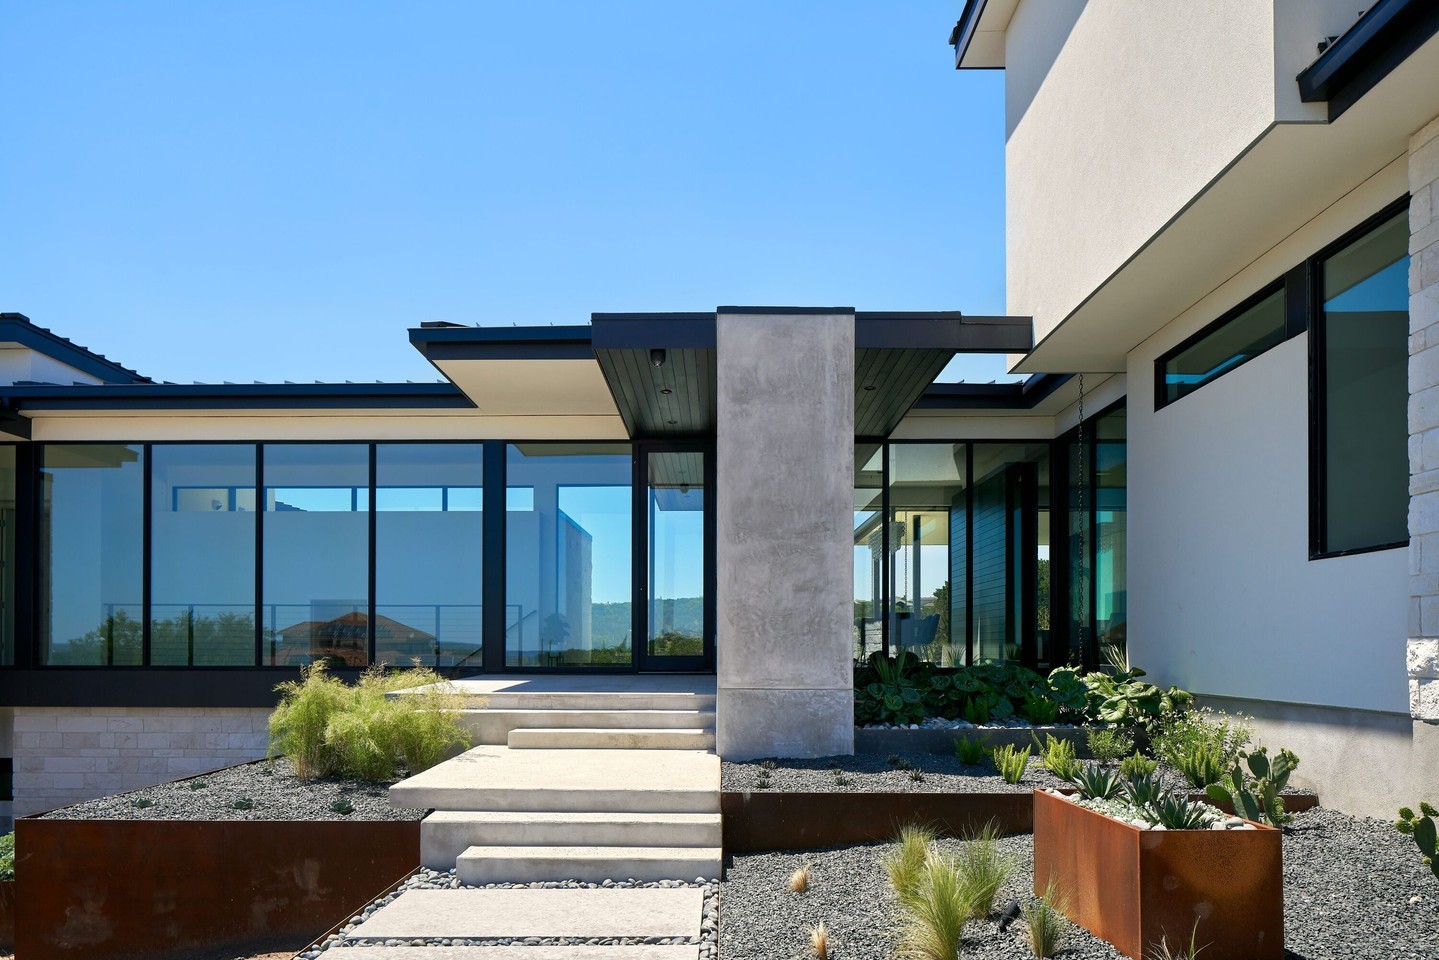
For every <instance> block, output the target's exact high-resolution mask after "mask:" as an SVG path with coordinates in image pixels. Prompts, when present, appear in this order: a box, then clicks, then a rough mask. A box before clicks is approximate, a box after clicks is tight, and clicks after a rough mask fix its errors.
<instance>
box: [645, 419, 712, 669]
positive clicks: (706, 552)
mask: <svg viewBox="0 0 1439 960" xmlns="http://www.w3.org/2000/svg"><path fill="white" fill-rule="evenodd" d="M710 466H711V457H710V455H709V453H708V452H707V451H706V450H705V449H704V448H703V447H701V446H681V445H677V444H675V445H665V446H663V447H661V446H653V447H642V448H641V450H640V456H639V469H640V476H641V477H642V478H643V479H644V483H643V484H640V485H637V486H639V487H640V488H641V490H642V494H641V495H642V497H643V500H644V503H643V513H642V514H641V515H642V516H643V518H644V521H643V523H642V524H641V525H639V526H640V529H639V530H638V531H637V532H638V533H639V536H640V538H642V540H643V552H642V554H641V556H643V557H644V561H643V566H644V569H643V571H637V573H642V575H641V576H637V577H636V584H635V587H636V593H637V594H639V596H637V597H636V602H635V609H636V612H637V617H636V624H635V630H636V635H637V636H639V637H640V638H641V639H642V642H641V643H640V644H639V645H638V646H639V654H640V657H639V667H640V669H641V670H646V671H700V670H709V669H713V666H714V607H713V595H714V591H713V589H712V581H713V577H712V572H711V571H712V567H713V564H712V544H713V539H714V538H713V536H712V523H713V514H714V510H713V496H712V491H713V483H712V479H711V472H710Z"/></svg>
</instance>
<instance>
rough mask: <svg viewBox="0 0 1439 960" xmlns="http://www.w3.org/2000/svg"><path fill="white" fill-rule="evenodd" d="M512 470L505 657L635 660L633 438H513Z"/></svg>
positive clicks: (521, 663) (607, 662) (580, 662)
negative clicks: (592, 441) (519, 492)
mask: <svg viewBox="0 0 1439 960" xmlns="http://www.w3.org/2000/svg"><path fill="white" fill-rule="evenodd" d="M506 471H507V473H506V478H507V485H508V486H509V487H510V490H514V489H515V488H521V489H523V490H524V491H526V492H525V493H524V494H522V495H521V497H520V498H518V500H519V502H520V503H525V502H527V503H528V504H529V509H516V499H517V498H511V497H510V496H509V491H507V500H509V501H510V507H509V509H508V511H507V512H506V524H505V561H506V567H507V569H506V575H505V581H506V583H505V595H506V606H507V610H506V631H505V664H506V665H507V666H511V667H540V668H546V667H550V668H563V667H570V668H573V667H587V666H598V667H603V666H614V667H629V666H631V665H632V664H633V663H634V643H633V637H632V636H631V629H632V626H631V625H632V618H631V604H632V603H633V579H632V568H631V558H632V554H633V544H634V527H633V484H634V479H633V475H634V455H633V452H632V450H631V447H630V446H629V444H563V443H550V444H546V443H534V444H523V445H519V444H511V445H509V446H508V447H507V448H506Z"/></svg>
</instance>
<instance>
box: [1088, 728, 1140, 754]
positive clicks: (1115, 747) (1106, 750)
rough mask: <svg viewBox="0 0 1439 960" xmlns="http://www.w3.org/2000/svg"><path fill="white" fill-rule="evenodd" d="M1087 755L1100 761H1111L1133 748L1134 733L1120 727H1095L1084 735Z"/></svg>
mask: <svg viewBox="0 0 1439 960" xmlns="http://www.w3.org/2000/svg"><path fill="white" fill-rule="evenodd" d="M1085 737H1086V739H1087V741H1088V744H1089V755H1090V756H1091V757H1093V758H1094V759H1095V760H1098V761H1099V762H1100V763H1113V762H1114V761H1116V760H1118V759H1119V758H1120V757H1122V756H1124V755H1125V754H1127V753H1129V751H1131V750H1133V749H1134V733H1133V731H1130V730H1125V729H1123V728H1121V727H1095V728H1093V729H1091V730H1090V731H1089V732H1088V733H1087V734H1086V735H1085Z"/></svg>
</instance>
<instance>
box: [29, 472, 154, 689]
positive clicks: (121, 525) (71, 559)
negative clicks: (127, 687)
mask: <svg viewBox="0 0 1439 960" xmlns="http://www.w3.org/2000/svg"><path fill="white" fill-rule="evenodd" d="M39 482H40V491H39V493H40V521H39V531H38V535H39V543H38V544H37V548H38V549H37V554H38V570H37V573H38V575H39V597H40V605H39V611H38V612H39V631H38V633H39V637H38V640H39V655H40V662H41V663H44V664H67V665H82V666H121V665H134V664H139V663H140V662H141V657H142V652H143V651H142V644H143V621H142V617H143V601H144V598H143V589H144V584H143V576H142V571H143V569H144V552H143V543H144V535H145V531H144V515H145V511H144V489H145V451H144V448H143V447H141V446H139V445H135V444H130V445H127V444H105V443H97V444H91V443H85V444H79V443H76V444H45V445H44V446H43V447H42V448H41V452H40V464H39Z"/></svg>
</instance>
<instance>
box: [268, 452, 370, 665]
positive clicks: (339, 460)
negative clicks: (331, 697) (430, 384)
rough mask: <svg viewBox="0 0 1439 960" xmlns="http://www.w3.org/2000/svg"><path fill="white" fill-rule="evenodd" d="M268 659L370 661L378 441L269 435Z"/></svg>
mask: <svg viewBox="0 0 1439 960" xmlns="http://www.w3.org/2000/svg"><path fill="white" fill-rule="evenodd" d="M262 450H263V458H264V511H265V518H264V526H263V528H262V537H263V552H264V558H263V568H262V569H263V571H264V574H263V575H264V584H263V592H262V594H261V608H260V609H261V617H262V623H261V629H262V632H263V637H262V640H263V643H262V650H263V657H262V662H263V663H266V664H271V665H294V664H304V663H310V662H312V661H314V660H318V659H326V660H328V661H331V662H334V663H339V664H344V665H347V666H363V665H364V664H366V663H368V662H369V611H370V600H369V595H370V586H369V569H370V562H369V548H370V530H369V513H370V447H369V445H368V444H363V443H267V444H265V445H264V446H263V448H262Z"/></svg>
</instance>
